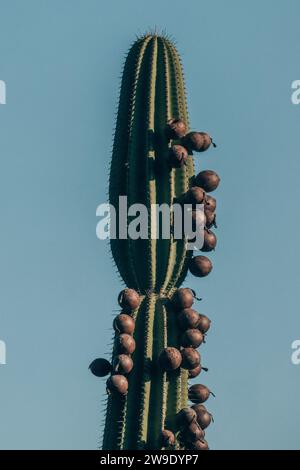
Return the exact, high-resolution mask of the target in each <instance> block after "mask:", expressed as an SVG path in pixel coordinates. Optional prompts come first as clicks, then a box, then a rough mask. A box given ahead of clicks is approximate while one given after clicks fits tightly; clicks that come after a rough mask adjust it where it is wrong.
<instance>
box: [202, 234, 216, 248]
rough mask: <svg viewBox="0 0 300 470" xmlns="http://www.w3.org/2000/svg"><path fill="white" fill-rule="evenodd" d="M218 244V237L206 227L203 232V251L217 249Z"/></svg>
mask: <svg viewBox="0 0 300 470" xmlns="http://www.w3.org/2000/svg"><path fill="white" fill-rule="evenodd" d="M216 245H217V237H216V235H215V234H214V232H212V231H211V230H207V229H205V230H204V232H203V246H202V248H201V251H204V252H208V251H212V250H214V249H215V247H216Z"/></svg>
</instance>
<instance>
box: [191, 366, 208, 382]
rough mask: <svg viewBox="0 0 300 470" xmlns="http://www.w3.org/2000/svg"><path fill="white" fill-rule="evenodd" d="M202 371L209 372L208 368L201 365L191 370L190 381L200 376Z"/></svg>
mask: <svg viewBox="0 0 300 470" xmlns="http://www.w3.org/2000/svg"><path fill="white" fill-rule="evenodd" d="M202 370H205V371H206V372H207V371H208V369H207V367H202V366H201V364H199V366H197V367H195V368H194V369H190V370H189V379H194V378H195V377H197V376H198V375H200V374H201V371H202Z"/></svg>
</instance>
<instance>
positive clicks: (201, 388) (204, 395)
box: [189, 384, 215, 403]
mask: <svg viewBox="0 0 300 470" xmlns="http://www.w3.org/2000/svg"><path fill="white" fill-rule="evenodd" d="M209 395H212V396H213V397H214V396H215V395H214V394H213V393H212V392H211V391H210V390H209V389H208V388H207V387H206V386H205V385H202V384H195V385H192V386H191V387H190V388H189V399H190V400H191V401H192V402H193V403H204V402H205V401H206V400H207V399H208V398H209Z"/></svg>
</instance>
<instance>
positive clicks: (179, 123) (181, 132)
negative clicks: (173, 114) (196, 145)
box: [166, 118, 186, 139]
mask: <svg viewBox="0 0 300 470" xmlns="http://www.w3.org/2000/svg"><path fill="white" fill-rule="evenodd" d="M185 134H186V124H185V122H184V121H183V120H182V119H178V118H172V119H170V120H169V121H168V122H167V125H166V136H167V137H168V139H181V138H182V137H184V136H185Z"/></svg>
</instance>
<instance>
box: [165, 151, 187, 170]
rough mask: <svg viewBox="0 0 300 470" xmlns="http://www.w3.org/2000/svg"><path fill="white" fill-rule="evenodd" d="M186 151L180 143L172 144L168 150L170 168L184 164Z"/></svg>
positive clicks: (180, 166)
mask: <svg viewBox="0 0 300 470" xmlns="http://www.w3.org/2000/svg"><path fill="white" fill-rule="evenodd" d="M188 156H189V154H188V151H187V150H186V148H185V147H182V145H172V147H171V148H170V150H169V157H168V158H169V164H170V166H171V167H172V168H182V167H183V165H186V162H187V159H188Z"/></svg>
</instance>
